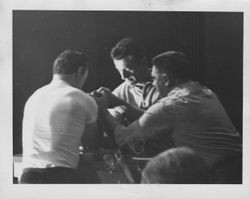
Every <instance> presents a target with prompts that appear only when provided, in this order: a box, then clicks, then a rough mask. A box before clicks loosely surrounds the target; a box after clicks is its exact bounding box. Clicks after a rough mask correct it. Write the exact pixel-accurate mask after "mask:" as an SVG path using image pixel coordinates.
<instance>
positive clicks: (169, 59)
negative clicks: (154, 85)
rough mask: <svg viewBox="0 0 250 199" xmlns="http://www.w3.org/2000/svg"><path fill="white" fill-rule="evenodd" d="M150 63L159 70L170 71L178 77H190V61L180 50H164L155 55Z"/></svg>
mask: <svg viewBox="0 0 250 199" xmlns="http://www.w3.org/2000/svg"><path fill="white" fill-rule="evenodd" d="M152 64H153V65H154V66H155V67H156V68H158V69H159V70H160V71H163V72H166V73H168V72H170V73H172V75H174V77H176V78H179V79H190V78H191V76H192V74H191V66H190V62H189V60H188V59H187V57H186V56H185V55H184V53H182V52H178V51H167V52H164V53H162V54H159V55H157V56H155V57H154V58H153V59H152Z"/></svg>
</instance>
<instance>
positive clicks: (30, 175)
mask: <svg viewBox="0 0 250 199" xmlns="http://www.w3.org/2000/svg"><path fill="white" fill-rule="evenodd" d="M81 181H82V180H81V178H80V175H79V172H78V170H75V169H71V168H65V167H53V168H42V169H40V168H26V169H24V171H23V173H22V175H21V179H20V182H19V183H20V184H73V183H82V182H81Z"/></svg>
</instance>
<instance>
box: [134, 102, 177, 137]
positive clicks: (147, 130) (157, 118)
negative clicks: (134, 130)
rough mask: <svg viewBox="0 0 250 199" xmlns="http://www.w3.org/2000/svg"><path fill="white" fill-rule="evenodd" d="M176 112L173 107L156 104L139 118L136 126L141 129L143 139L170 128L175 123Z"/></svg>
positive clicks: (161, 103) (160, 103) (162, 103)
mask: <svg viewBox="0 0 250 199" xmlns="http://www.w3.org/2000/svg"><path fill="white" fill-rule="evenodd" d="M176 116H177V112H176V109H175V107H174V106H173V105H165V103H164V102H157V103H156V104H154V105H152V106H151V107H150V108H149V109H148V110H147V111H145V112H144V114H143V115H142V116H141V117H140V118H139V120H138V125H139V126H140V127H141V128H142V129H143V134H144V136H145V137H147V136H152V135H154V134H157V132H162V130H163V129H168V128H171V127H172V126H173V125H174V123H175V121H176Z"/></svg>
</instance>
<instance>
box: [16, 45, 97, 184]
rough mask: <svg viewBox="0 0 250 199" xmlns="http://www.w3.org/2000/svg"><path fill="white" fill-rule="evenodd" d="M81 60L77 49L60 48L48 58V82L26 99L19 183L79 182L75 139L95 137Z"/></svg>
mask: <svg viewBox="0 0 250 199" xmlns="http://www.w3.org/2000/svg"><path fill="white" fill-rule="evenodd" d="M87 64H88V63H87V58H86V56H85V55H84V54H83V53H82V52H79V51H74V50H66V51H64V52H62V53H61V54H59V56H58V57H57V58H56V60H55V61H54V64H53V79H52V81H51V82H50V83H49V84H48V85H45V86H43V87H41V88H39V89H38V90H37V91H35V92H34V93H33V94H32V96H31V97H30V98H29V99H28V101H27V102H26V104H25V108H24V115H23V131H22V132H23V167H24V170H23V174H22V176H21V180H20V183H80V182H81V179H79V175H78V173H77V167H78V163H79V146H80V145H81V139H83V140H84V139H85V138H86V139H88V140H94V141H96V142H97V140H98V139H97V138H98V131H97V128H96V127H97V125H96V120H97V105H96V103H95V100H94V99H93V98H91V97H90V96H89V95H87V94H86V93H84V92H83V91H82V90H80V88H81V87H82V86H83V84H84V82H85V81H86V78H87V76H88V65H87ZM94 138H95V139H94ZM89 144H90V145H91V144H92V145H94V144H97V143H94V142H92V143H89Z"/></svg>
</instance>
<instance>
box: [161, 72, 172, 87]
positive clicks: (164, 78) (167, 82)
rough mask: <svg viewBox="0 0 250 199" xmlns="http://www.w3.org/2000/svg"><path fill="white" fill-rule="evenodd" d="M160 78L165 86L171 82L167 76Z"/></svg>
mask: <svg viewBox="0 0 250 199" xmlns="http://www.w3.org/2000/svg"><path fill="white" fill-rule="evenodd" d="M162 77H163V80H164V84H165V86H169V85H170V82H171V81H170V79H169V76H168V75H167V74H163V75H162Z"/></svg>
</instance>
